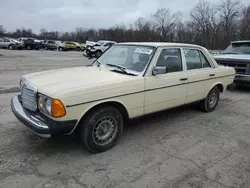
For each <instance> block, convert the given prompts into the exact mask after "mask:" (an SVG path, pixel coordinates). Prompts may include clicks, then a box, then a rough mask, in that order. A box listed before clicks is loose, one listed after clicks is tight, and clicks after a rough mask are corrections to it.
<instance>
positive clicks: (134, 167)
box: [0, 50, 250, 188]
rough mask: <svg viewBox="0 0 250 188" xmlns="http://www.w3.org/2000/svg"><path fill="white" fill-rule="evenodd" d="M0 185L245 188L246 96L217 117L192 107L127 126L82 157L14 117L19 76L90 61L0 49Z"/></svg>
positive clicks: (231, 95) (232, 95)
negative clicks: (108, 146)
mask: <svg viewBox="0 0 250 188" xmlns="http://www.w3.org/2000/svg"><path fill="white" fill-rule="evenodd" d="M0 54H2V55H3V56H1V57H0V187H1V188H16V187H22V188H31V187H32V188H33V187H35V188H40V187H46V188H50V187H60V188H63V187H69V188H79V187H91V188H92V187H107V188H109V187H122V188H123V187H131V188H132V187H136V188H138V187H142V188H145V187H164V188H168V187H172V188H191V187H192V188H224V187H225V188H229V187H230V188H249V187H250V90H249V89H243V90H234V91H227V92H226V93H225V94H223V95H222V96H221V100H220V103H219V106H218V108H217V109H216V111H214V112H212V113H209V114H207V113H203V112H200V111H199V110H197V109H196V108H194V107H193V106H185V107H182V108H177V109H173V110H169V111H164V112H161V113H157V114H154V115H150V116H147V117H145V118H141V119H137V120H133V121H132V122H130V123H129V124H128V125H127V126H126V127H125V131H124V134H123V136H122V137H121V139H120V141H119V142H118V144H117V146H116V147H115V148H113V149H112V150H110V151H107V152H105V153H102V154H98V155H91V154H89V153H87V152H86V151H85V150H84V149H83V148H82V146H81V145H80V144H79V143H78V142H77V140H76V139H75V137H74V136H63V137H59V138H54V139H49V140H46V139H41V138H39V137H37V136H36V135H35V134H34V133H32V132H31V131H30V130H29V129H27V128H26V127H25V126H23V125H22V124H21V123H19V122H18V120H17V119H16V118H15V117H14V116H13V114H12V112H11V109H10V99H11V97H12V96H14V95H16V94H17V93H16V92H18V85H19V79H20V76H21V75H22V74H25V73H29V72H34V71H41V70H47V69H52V68H61V67H71V66H79V65H83V64H87V63H90V61H89V60H87V59H86V58H84V57H83V56H82V53H77V52H46V51H5V50H0Z"/></svg>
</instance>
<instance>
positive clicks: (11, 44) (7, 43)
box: [0, 37, 24, 50]
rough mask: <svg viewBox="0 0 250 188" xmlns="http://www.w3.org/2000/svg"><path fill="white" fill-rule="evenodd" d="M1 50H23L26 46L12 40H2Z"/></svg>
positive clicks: (0, 40)
mask: <svg viewBox="0 0 250 188" xmlns="http://www.w3.org/2000/svg"><path fill="white" fill-rule="evenodd" d="M0 48H8V49H10V50H12V49H23V48H24V44H23V43H22V42H19V41H17V40H15V39H12V38H6V37H5V38H0Z"/></svg>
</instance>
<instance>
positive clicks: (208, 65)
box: [199, 51, 211, 68]
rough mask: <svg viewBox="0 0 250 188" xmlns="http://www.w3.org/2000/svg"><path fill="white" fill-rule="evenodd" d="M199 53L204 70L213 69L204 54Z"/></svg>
mask: <svg viewBox="0 0 250 188" xmlns="http://www.w3.org/2000/svg"><path fill="white" fill-rule="evenodd" d="M199 53H200V58H201V62H202V68H206V67H211V65H210V64H209V62H208V60H207V58H206V57H205V56H204V54H203V53H202V52H201V51H199Z"/></svg>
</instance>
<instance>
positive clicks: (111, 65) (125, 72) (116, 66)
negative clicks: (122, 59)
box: [106, 63, 137, 76]
mask: <svg viewBox="0 0 250 188" xmlns="http://www.w3.org/2000/svg"><path fill="white" fill-rule="evenodd" d="M106 65H108V66H110V67H115V68H118V70H119V72H121V73H124V74H127V75H132V76H137V75H136V74H133V73H130V72H127V71H126V68H125V67H123V66H120V65H115V64H109V63H107V64H106ZM118 70H112V71H116V72H117V71H118Z"/></svg>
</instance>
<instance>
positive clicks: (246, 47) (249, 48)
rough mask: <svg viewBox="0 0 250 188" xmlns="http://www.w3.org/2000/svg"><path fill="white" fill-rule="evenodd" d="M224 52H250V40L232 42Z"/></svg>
mask: <svg viewBox="0 0 250 188" xmlns="http://www.w3.org/2000/svg"><path fill="white" fill-rule="evenodd" d="M223 53H224V54H225V53H226V54H250V42H248V43H247V42H246V43H232V44H230V45H229V46H228V47H227V48H226V49H225V50H224V52H223Z"/></svg>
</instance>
